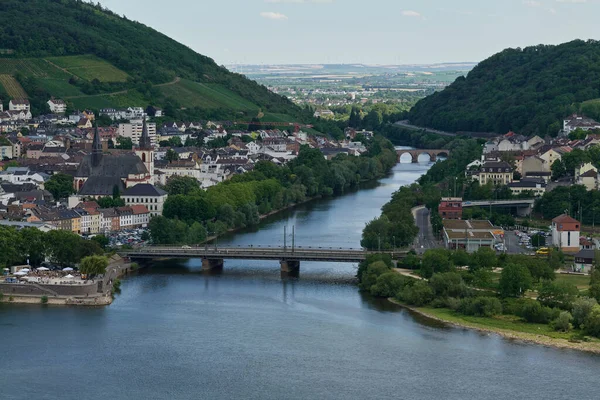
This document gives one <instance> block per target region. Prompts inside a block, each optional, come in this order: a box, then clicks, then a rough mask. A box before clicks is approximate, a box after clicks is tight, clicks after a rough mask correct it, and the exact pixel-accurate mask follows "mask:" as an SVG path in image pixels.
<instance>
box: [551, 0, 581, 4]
mask: <svg viewBox="0 0 600 400" xmlns="http://www.w3.org/2000/svg"><path fill="white" fill-rule="evenodd" d="M556 2H557V3H571V4H583V3H587V2H588V0H556Z"/></svg>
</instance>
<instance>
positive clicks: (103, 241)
mask: <svg viewBox="0 0 600 400" xmlns="http://www.w3.org/2000/svg"><path fill="white" fill-rule="evenodd" d="M91 240H93V241H94V242H96V243H98V245H99V246H100V247H102V248H103V249H106V246H108V244H109V240H108V238H107V237H106V236H104V235H96V236H94V237H93V238H92V239H91Z"/></svg>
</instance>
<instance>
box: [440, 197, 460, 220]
mask: <svg viewBox="0 0 600 400" xmlns="http://www.w3.org/2000/svg"><path fill="white" fill-rule="evenodd" d="M462 211H463V208H462V198H460V197H443V198H442V199H441V201H440V205H439V207H438V213H439V215H440V217H442V219H461V218H462Z"/></svg>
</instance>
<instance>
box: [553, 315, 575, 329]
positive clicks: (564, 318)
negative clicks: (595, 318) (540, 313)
mask: <svg viewBox="0 0 600 400" xmlns="http://www.w3.org/2000/svg"><path fill="white" fill-rule="evenodd" d="M572 320H573V316H572V315H571V313H570V312H568V311H563V312H561V313H560V314H559V315H558V318H556V319H555V320H554V321H552V328H554V330H556V331H560V332H569V331H570V330H571V329H573V324H571V321H572Z"/></svg>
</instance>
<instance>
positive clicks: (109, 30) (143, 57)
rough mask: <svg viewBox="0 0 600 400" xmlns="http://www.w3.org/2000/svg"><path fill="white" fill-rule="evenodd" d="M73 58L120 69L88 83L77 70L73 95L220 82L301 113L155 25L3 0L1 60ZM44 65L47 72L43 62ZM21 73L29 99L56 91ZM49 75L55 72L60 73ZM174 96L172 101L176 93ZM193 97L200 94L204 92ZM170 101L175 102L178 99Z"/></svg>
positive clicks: (40, 1)
mask: <svg viewBox="0 0 600 400" xmlns="http://www.w3.org/2000/svg"><path fill="white" fill-rule="evenodd" d="M206 40H210V38H206ZM70 55H79V56H81V55H87V56H90V57H96V58H98V59H101V60H105V61H107V62H108V63H109V64H111V65H112V66H114V67H116V68H115V71H122V73H121V75H117V74H114V76H115V77H116V78H118V79H114V80H113V81H108V80H104V81H103V80H102V79H89V80H86V79H85V78H86V77H85V76H82V75H81V74H78V73H77V72H75V73H74V74H73V75H72V76H73V78H72V79H71V80H70V82H69V83H70V84H71V86H72V92H73V95H75V96H78V95H80V92H81V94H82V95H96V94H102V93H109V92H115V91H118V90H123V89H134V90H136V93H135V96H130V97H133V98H135V97H136V96H137V97H138V98H141V97H144V98H154V97H160V96H164V95H165V94H164V93H162V91H161V90H159V89H160V87H156V85H158V84H164V83H169V82H174V81H176V80H177V79H179V78H181V79H182V80H185V82H199V83H202V84H206V85H218V86H216V88H217V89H218V90H221V89H220V88H221V87H222V88H224V89H225V90H227V91H230V92H233V93H234V94H235V95H237V96H240V97H242V98H244V99H246V100H248V101H249V102H251V103H253V104H255V105H257V106H259V107H260V108H261V109H262V111H263V112H270V113H282V114H287V115H297V114H299V113H300V110H299V108H298V107H296V106H295V105H294V104H293V103H292V102H290V101H289V100H287V99H286V98H284V97H281V96H278V95H276V94H273V93H271V92H270V91H268V90H267V89H266V88H265V87H263V86H261V85H258V84H257V83H255V82H254V81H251V80H248V79H246V78H245V77H243V76H242V75H239V74H234V73H231V72H229V71H227V70H226V69H225V68H223V67H220V66H218V65H217V64H216V63H215V62H214V61H213V60H212V59H210V58H209V57H206V56H203V55H200V54H198V53H196V52H195V51H193V50H191V49H190V48H188V47H186V46H184V45H182V44H180V43H178V42H176V41H174V40H172V39H170V38H168V37H167V36H165V35H163V34H162V33H160V32H157V31H155V30H154V29H152V28H149V27H147V26H145V25H143V24H140V23H138V22H134V21H131V20H128V19H126V18H123V17H120V16H118V15H116V14H114V13H112V12H111V11H108V10H106V9H103V8H101V7H100V6H99V5H98V6H97V5H92V4H89V3H85V2H83V1H80V0H2V1H0V61H2V59H4V61H6V60H7V59H16V60H23V59H26V61H25V65H26V66H27V67H29V66H31V65H34V66H35V65H38V64H40V63H41V64H40V65H43V64H45V63H46V64H48V62H50V63H51V64H49V65H50V66H54V67H59V68H62V65H57V63H55V62H53V61H52V59H51V57H56V56H70ZM32 60H33V61H32ZM36 60H38V61H36ZM59 60H60V59H59ZM0 64H1V63H0ZM42 68H50V67H49V66H48V65H45V66H43V67H42ZM79 71H80V72H83V71H84V70H83V69H79ZM10 72H11V71H10V70H9V71H7V72H0V73H4V74H6V73H10ZM19 72H20V73H21V74H23V75H25V76H24V77H22V76H21V77H18V78H19V79H18V80H19V82H20V83H21V85H23V86H24V87H25V89H26V90H27V92H30V91H33V92H34V93H29V95H30V96H33V97H35V96H36V93H35V92H38V91H42V92H47V93H50V94H54V93H52V90H51V89H52V88H49V87H48V86H49V85H50V84H49V83H47V82H45V83H44V84H39V82H36V79H39V77H40V76H39V75H36V74H35V73H33V72H32V71H30V70H29V68H24V69H20V71H19ZM58 72H60V71H58ZM65 72H66V73H69V74H70V73H71V70H70V69H68V68H67V69H66V71H65ZM53 74H54V75H56V74H57V71H53ZM47 76H48V75H46V77H47ZM125 77H126V79H125ZM53 78H54V77H53ZM25 79H29V81H24V80H25ZM55 86H60V87H59V88H58V89H59V90H62V91H63V92H66V91H67V89H68V88H65V87H64V85H63V84H62V82H60V85H59V84H56V83H55ZM210 87H211V86H206V88H210ZM182 90H183V88H182ZM205 90H208V89H205ZM168 94H173V93H167V95H168ZM174 94H175V97H177V93H174ZM198 96H199V97H202V93H199V94H198ZM78 98H80V97H78ZM174 100H175V101H178V99H177V98H174ZM182 106H185V105H184V104H182ZM236 111H237V110H236Z"/></svg>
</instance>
